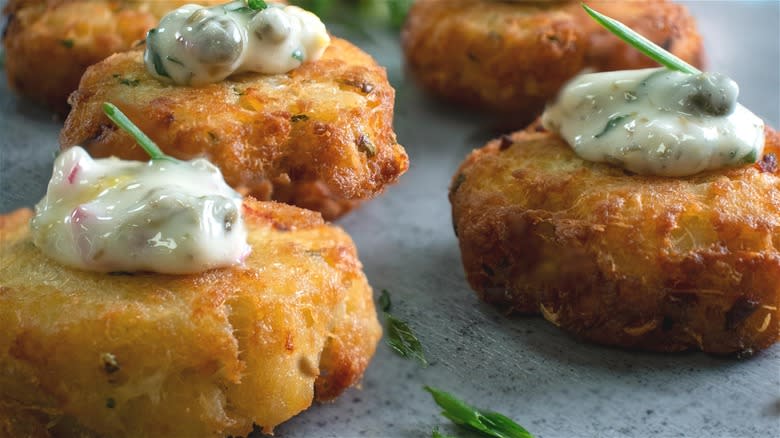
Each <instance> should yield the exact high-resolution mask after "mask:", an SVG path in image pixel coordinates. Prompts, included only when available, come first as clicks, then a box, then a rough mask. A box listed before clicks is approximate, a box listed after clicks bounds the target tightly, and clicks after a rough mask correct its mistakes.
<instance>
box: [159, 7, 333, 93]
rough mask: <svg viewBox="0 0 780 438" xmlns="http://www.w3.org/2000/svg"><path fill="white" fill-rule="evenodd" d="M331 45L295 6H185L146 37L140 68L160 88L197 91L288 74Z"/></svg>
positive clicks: (316, 23)
mask: <svg viewBox="0 0 780 438" xmlns="http://www.w3.org/2000/svg"><path fill="white" fill-rule="evenodd" d="M329 44H330V37H329V36H328V32H327V30H326V29H325V25H324V24H323V23H322V21H320V19H319V18H318V17H317V16H316V15H314V14H312V13H311V12H308V11H305V10H303V9H301V8H299V7H297V6H284V5H278V4H271V3H269V4H268V7H267V8H265V9H263V10H260V11H256V10H253V9H250V8H249V7H248V6H247V4H246V2H245V1H233V2H230V3H227V4H225V5H220V6H214V7H211V8H206V7H203V6H198V5H193V4H190V5H185V6H182V7H180V8H179V9H176V10H174V11H173V12H171V13H169V14H168V15H166V16H165V17H163V19H162V20H161V21H160V25H159V27H157V28H156V29H152V30H150V31H149V34H148V35H147V37H146V52H145V53H144V62H145V63H146V69H147V70H148V71H149V73H150V74H152V76H155V77H156V78H157V79H159V80H161V81H164V82H173V83H176V84H179V85H192V86H200V85H205V84H209V83H213V82H219V81H221V80H223V79H225V78H227V77H228V76H230V75H232V74H234V73H241V72H247V71H252V72H258V73H266V74H277V73H286V72H288V71H290V70H293V69H295V68H297V67H299V66H300V65H301V64H303V63H304V62H306V61H314V60H317V59H319V58H320V57H321V56H322V54H323V53H324V52H325V49H326V48H327V47H328V45H329Z"/></svg>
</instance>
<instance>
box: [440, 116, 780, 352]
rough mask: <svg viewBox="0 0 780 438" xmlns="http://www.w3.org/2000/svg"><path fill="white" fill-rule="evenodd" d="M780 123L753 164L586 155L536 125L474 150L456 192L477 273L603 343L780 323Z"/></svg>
mask: <svg viewBox="0 0 780 438" xmlns="http://www.w3.org/2000/svg"><path fill="white" fill-rule="evenodd" d="M778 153H780V135H778V134H777V133H775V132H774V131H771V130H769V129H767V133H766V146H765V149H764V155H763V157H762V158H761V159H759V161H758V163H756V164H755V165H750V166H746V167H741V168H731V169H727V170H721V171H711V172H706V173H700V174H697V175H694V176H690V177H685V178H664V177H656V176H641V175H636V174H631V173H629V172H627V171H624V170H623V169H620V168H617V167H613V166H610V165H608V164H599V163H592V162H587V161H583V160H582V159H580V158H578V157H577V156H576V155H575V154H574V152H573V151H572V149H571V148H570V147H569V146H568V145H567V144H566V142H565V141H564V140H563V139H561V138H560V137H558V136H557V135H555V134H552V133H550V132H546V131H544V130H542V129H541V128H539V130H538V131H537V130H535V129H528V130H526V131H521V132H516V133H514V134H512V135H511V136H504V137H502V138H501V139H499V140H494V141H492V142H490V143H488V144H487V145H486V146H485V147H483V148H482V149H479V150H475V151H474V152H473V153H472V154H471V155H470V156H469V157H468V158H467V159H466V161H465V162H464V163H463V164H462V165H461V167H460V169H459V170H458V172H457V173H456V175H455V177H454V179H453V182H452V186H451V189H450V190H451V191H450V201H451V203H452V215H453V222H454V227H455V230H456V234H457V236H458V238H459V241H460V248H461V252H462V257H463V265H464V268H465V271H466V275H467V277H468V281H469V283H470V284H471V286H472V287H473V288H474V289H475V290H476V291H477V293H478V294H479V296H480V297H481V298H482V299H483V300H485V301H487V302H490V303H494V304H497V305H499V306H502V307H505V308H506V309H507V310H509V311H510V312H518V313H541V314H542V315H543V316H544V318H545V319H547V320H549V321H550V322H552V323H553V324H555V325H557V326H559V327H561V328H563V329H564V330H566V331H569V332H571V333H573V334H574V335H576V336H578V337H580V338H583V339H587V340H591V341H594V342H598V343H603V344H609V345H616V346H621V347H629V348H640V349H649V350H657V351H679V350H686V349H701V350H703V351H707V352H712V353H731V352H750V351H753V350H758V349H762V348H766V347H768V346H769V345H771V344H773V343H774V342H775V341H777V339H778V335H779V334H780V325H778V319H779V318H780V312H779V311H778V308H780V239H779V238H778V236H780V197H778V196H777V194H778V192H779V191H780V171H778V159H777V156H778Z"/></svg>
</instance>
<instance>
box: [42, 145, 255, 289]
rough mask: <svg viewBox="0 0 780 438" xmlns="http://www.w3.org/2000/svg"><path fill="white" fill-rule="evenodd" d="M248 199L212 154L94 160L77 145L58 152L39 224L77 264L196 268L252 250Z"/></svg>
mask: <svg viewBox="0 0 780 438" xmlns="http://www.w3.org/2000/svg"><path fill="white" fill-rule="evenodd" d="M241 205H242V200H241V195H239V194H238V193H237V192H235V191H234V190H233V189H231V188H230V187H229V186H228V185H227V184H226V183H225V181H224V179H223V178H222V174H221V173H220V171H219V169H217V168H216V167H215V166H214V165H213V164H211V163H209V162H208V161H207V160H204V159H196V160H192V161H172V160H153V161H149V162H140V161H124V160H120V159H117V158H106V159H99V160H93V159H92V158H91V157H90V156H89V154H87V152H86V151H85V150H84V149H82V148H80V147H78V146H77V147H73V148H70V149H68V150H67V151H65V152H63V153H61V154H60V155H59V156H58V157H57V159H56V161H55V163H54V171H53V174H52V178H51V180H50V181H49V186H48V190H47V193H46V196H45V197H44V198H43V199H42V200H41V201H40V202H39V203H38V205H36V207H35V216H34V217H33V219H32V221H31V229H32V236H33V242H34V244H35V245H36V246H37V247H38V248H40V249H41V251H43V252H44V253H45V254H46V255H47V256H49V257H51V258H53V259H54V260H57V261H58V262H60V263H61V264H63V265H66V266H70V267H72V268H76V269H82V270H89V271H98V272H116V271H124V272H133V271H152V272H160V273H166V274H186V273H195V272H201V271H205V270H208V269H212V268H218V267H225V266H231V265H236V264H240V263H242V261H243V259H244V258H245V257H246V256H247V255H248V254H249V250H250V248H249V246H248V245H247V240H246V239H247V231H246V229H245V228H244V222H243V219H242V216H241Z"/></svg>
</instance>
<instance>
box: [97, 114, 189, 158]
mask: <svg viewBox="0 0 780 438" xmlns="http://www.w3.org/2000/svg"><path fill="white" fill-rule="evenodd" d="M103 112H104V113H106V116H108V118H109V119H111V121H112V122H114V123H116V125H117V126H119V127H120V128H122V129H123V130H124V131H125V132H127V133H128V134H130V136H131V137H133V138H134V139H135V141H136V143H138V145H139V146H141V148H142V149H143V150H144V151H146V153H147V154H149V157H151V159H152V160H171V161H178V160H176V159H175V158H173V157H171V156H168V155H165V153H163V151H162V150H160V147H159V146H157V145H156V144H155V143H154V142H153V141H152V139H151V138H149V137H148V136H147V135H146V134H144V133H143V131H141V130H140V129H139V128H138V127H137V126H135V124H133V122H131V121H130V119H128V118H127V116H126V115H125V114H124V113H123V112H122V111H120V110H119V108H117V107H116V105H114V104H113V103H109V102H103Z"/></svg>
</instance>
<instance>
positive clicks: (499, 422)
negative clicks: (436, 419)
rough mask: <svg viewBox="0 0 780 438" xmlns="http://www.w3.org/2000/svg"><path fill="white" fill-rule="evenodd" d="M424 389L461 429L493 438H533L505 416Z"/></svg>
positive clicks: (426, 387)
mask: <svg viewBox="0 0 780 438" xmlns="http://www.w3.org/2000/svg"><path fill="white" fill-rule="evenodd" d="M424 388H425V390H426V391H428V392H430V393H431V395H432V396H433V400H434V401H435V402H436V404H437V405H439V406H440V407H441V408H442V409H444V410H443V411H442V415H444V416H445V417H447V418H448V419H449V420H450V421H452V422H453V423H455V424H457V425H458V426H460V427H463V428H465V429H469V430H471V431H474V432H478V433H480V434H481V435H483V436H488V437H493V438H533V435H531V433H530V432H528V431H527V430H525V429H524V428H523V427H522V426H520V425H519V424H517V423H515V422H514V421H512V419H510V418H509V417H506V416H505V415H502V414H499V413H497V412H490V411H482V410H479V409H477V408H474V407H473V406H469V405H468V404H466V403H464V402H463V401H461V400H458V399H457V398H455V397H454V396H453V395H452V394H449V393H447V392H444V391H441V390H438V389H436V388H432V387H430V386H425V387H424Z"/></svg>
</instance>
